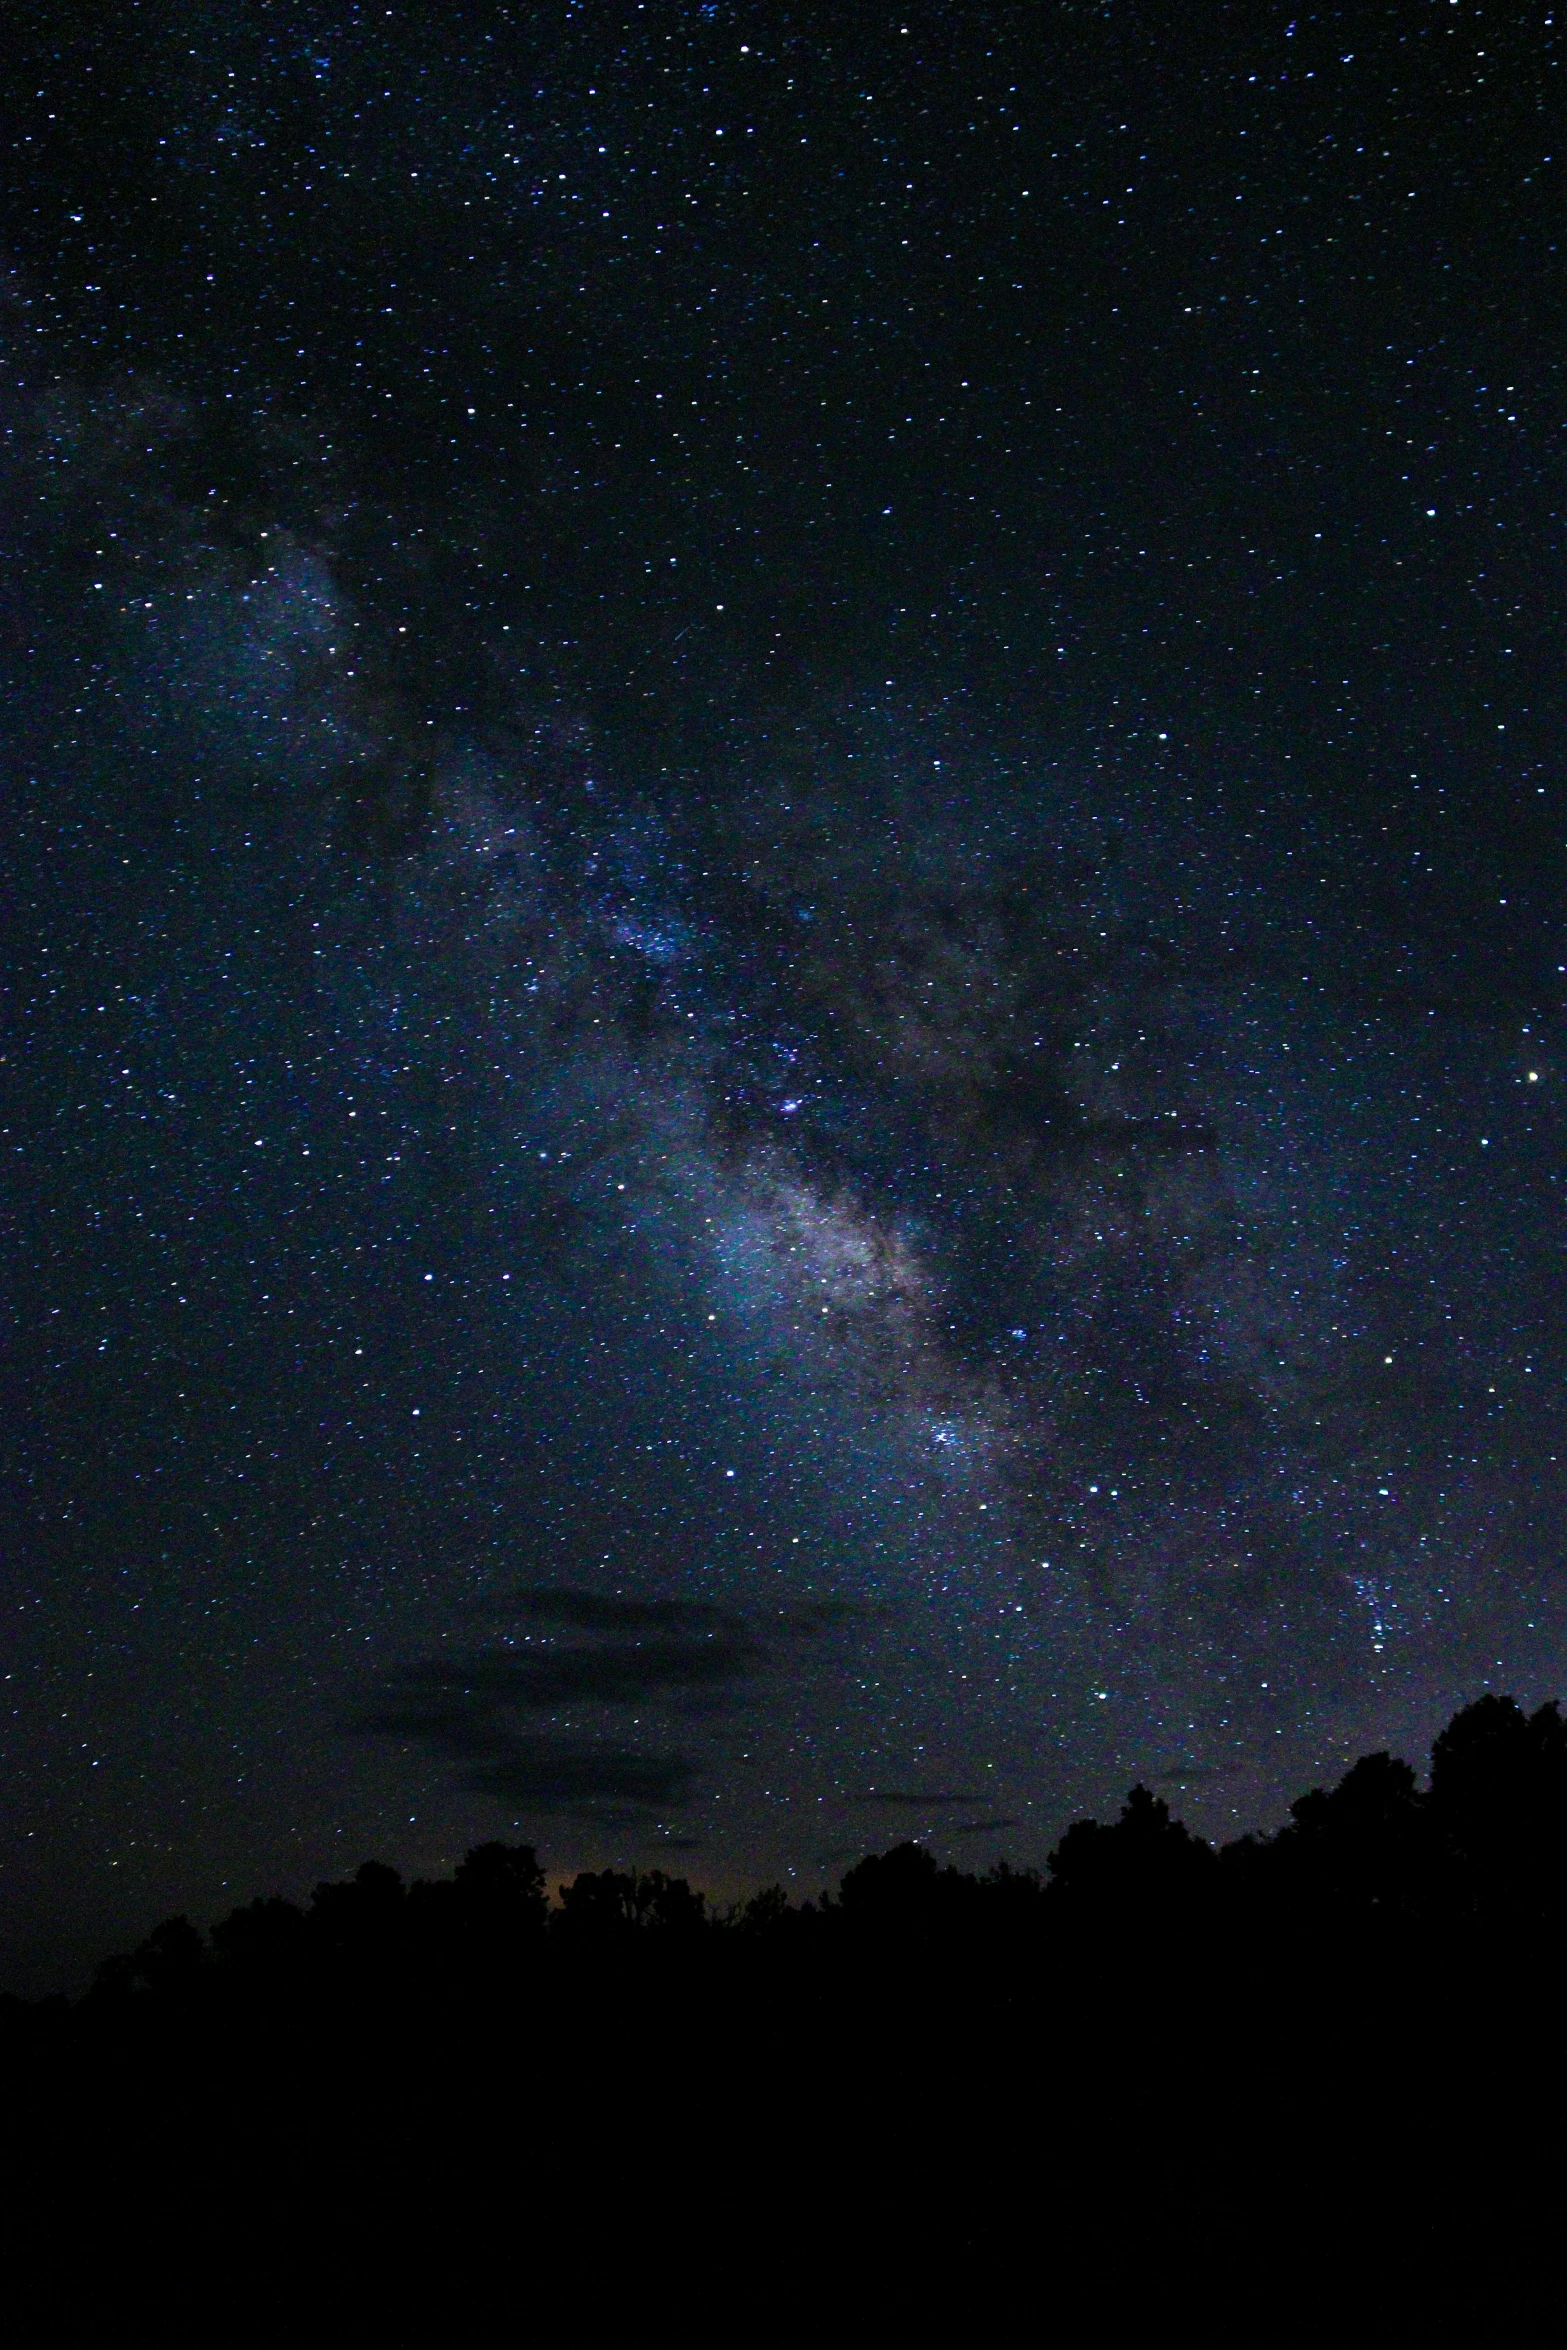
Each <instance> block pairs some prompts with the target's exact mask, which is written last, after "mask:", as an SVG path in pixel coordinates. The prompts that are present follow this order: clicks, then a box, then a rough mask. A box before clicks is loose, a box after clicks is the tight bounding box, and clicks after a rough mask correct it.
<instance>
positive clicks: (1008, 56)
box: [0, 0, 1567, 1988]
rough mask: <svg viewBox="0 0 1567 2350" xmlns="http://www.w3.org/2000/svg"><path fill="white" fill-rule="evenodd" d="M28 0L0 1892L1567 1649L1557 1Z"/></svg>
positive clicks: (463, 1832)
mask: <svg viewBox="0 0 1567 2350" xmlns="http://www.w3.org/2000/svg"><path fill="white" fill-rule="evenodd" d="M7 40H8V45H9V56H8V62H7V64H6V65H5V67H4V84H5V106H4V122H5V126H6V127H5V134H4V135H5V140H6V146H5V168H4V171H3V172H0V272H3V275H0V339H3V361H4V364H3V370H0V432H3V443H0V450H3V454H0V692H3V720H0V757H3V792H4V811H5V826H4V844H5V853H4V857H3V860H0V910H3V911H0V924H3V927H0V942H3V955H0V970H3V983H4V984H3V995H0V1002H3V1007H4V1013H3V1036H0V1050H3V1054H4V1059H3V1063H0V1076H3V1084H0V1128H3V1134H0V1142H3V1150H4V1156H3V1168H4V1174H3V1189H0V1214H3V1259H0V1262H3V1265H4V1280H3V1288H0V1296H3V1300H4V1309H5V1313H4V1320H5V1329H6V1347H5V1354H4V1375H3V1388H0V1472H3V1474H0V1493H3V1519H0V1545H3V1549H0V1556H3V1567H0V1606H3V1611H4V1612H3V1618H0V1620H3V1622H4V1624H5V1627H6V1634H5V1640H4V1643H3V1656H0V1669H3V1672H4V1676H5V1678H4V1681H3V1684H0V1687H3V1693H4V1703H3V1706H0V1722H3V1726H4V1740H3V1751H4V1777H3V1788H4V1800H3V1806H0V1967H3V1970H4V1979H5V1980H6V1981H7V1982H9V1983H11V1984H13V1985H14V1986H15V1987H18V1988H47V1987H49V1985H50V1984H51V1983H52V1982H54V1981H56V1980H64V1979H67V1978H68V1977H69V1976H70V1975H71V1973H72V1970H73V1969H80V1967H81V1966H83V1965H84V1964H85V1963H87V1962H89V1961H90V1960H91V1959H92V1958H94V1957H96V1956H98V1955H100V1954H101V1952H102V1951H103V1950H104V1949H106V1948H109V1947H112V1946H113V1945H114V1944H115V1942H116V1941H117V1940H118V1941H121V1942H123V1941H124V1940H125V1939H126V1938H127V1937H134V1936H136V1935H138V1934H140V1933H141V1932H143V1931H145V1929H146V1927H147V1926H148V1925H149V1924H150V1923H151V1922H152V1921H153V1919H154V1918H156V1917H157V1916H159V1915H161V1914H164V1913H165V1912H167V1911H169V1910H171V1909H187V1910H189V1911H190V1912H191V1914H192V1915H193V1916H195V1917H197V1918H198V1919H199V1920H203V1921H205V1920H206V1919H207V1918H210V1917H211V1916H212V1915H214V1914H216V1913H217V1912H218V1911H220V1910H222V1909H225V1908H227V1907H230V1906H232V1905H233V1903H234V1902H236V1901H238V1900H239V1899H241V1898H248V1897H249V1896H250V1895H251V1894H252V1893H257V1892H266V1891H272V1890H277V1891H283V1892H290V1893H294V1894H298V1893H299V1892H300V1891H302V1890H303V1889H305V1888H307V1887H308V1886H309V1885H310V1884H311V1883H312V1882H313V1881H314V1880H315V1879H316V1878H317V1877H320V1876H322V1875H327V1874H330V1875H338V1874H342V1873H345V1872H346V1871H348V1870H350V1869H351V1868H352V1867H353V1866H355V1865H356V1864H357V1863H358V1862H359V1861H360V1860H361V1859H363V1858H364V1857H365V1856H366V1855H367V1854H369V1853H375V1854H378V1855H379V1856H381V1857H383V1858H385V1859H387V1860H390V1861H392V1862H394V1863H395V1864H396V1865H397V1866H398V1867H400V1868H402V1869H403V1870H405V1871H407V1872H423V1873H431V1872H435V1871H441V1870H445V1869H447V1868H449V1867H450V1866H451V1864H452V1863H453V1862H454V1861H455V1859H456V1858H457V1857H458V1856H459V1855H460V1853H461V1852H462V1850H463V1849H464V1847H465V1846H466V1845H468V1844H472V1843H474V1842H477V1841H479V1840H480V1839H481V1838H484V1837H488V1836H495V1835H503V1836H505V1837H506V1838H508V1840H526V1841H529V1842H533V1843H535V1844H537V1846H538V1847H539V1850H540V1852H541V1854H542V1855H543V1857H544V1859H545V1861H546V1864H547V1866H548V1867H549V1869H550V1872H551V1875H552V1877H559V1876H561V1875H565V1874H569V1873H570V1872H572V1871H574V1870H575V1869H578V1868H581V1867H588V1866H595V1867H596V1866H602V1865H606V1864H608V1863H611V1862H613V1863H615V1864H616V1865H619V1866H633V1865H634V1866H638V1867H647V1866H651V1865H661V1866H664V1867H666V1868H669V1869H671V1870H675V1871H677V1872H678V1873H681V1874H685V1875H688V1876H690V1877H691V1878H692V1880H693V1881H694V1882H696V1883H698V1884H700V1885H703V1886H705V1887H707V1888H709V1889H710V1890H712V1891H713V1892H714V1893H715V1894H717V1895H719V1896H721V1897H723V1896H728V1895H730V1894H733V1893H737V1892H739V1891H741V1890H743V1889H746V1888H749V1887H751V1886H754V1885H757V1884H759V1883H763V1882H766V1881H768V1880H770V1879H773V1878H778V1879H781V1880H782V1881H783V1882H784V1883H785V1884H786V1885H787V1886H789V1887H790V1889H791V1890H792V1891H794V1892H796V1893H798V1894H803V1893H808V1892H814V1891H815V1890H816V1889H817V1888H818V1887H819V1886H820V1885H821V1884H822V1883H823V1882H824V1881H826V1880H827V1879H829V1878H831V1877H833V1876H835V1875H836V1874H837V1873H838V1872H839V1871H840V1870H841V1868H842V1867H843V1866H844V1865H845V1864H846V1863H848V1862H849V1861H852V1860H853V1859H855V1858H857V1857H858V1856H859V1855H860V1854H861V1853H863V1852H866V1851H868V1850H875V1849H881V1848H885V1847H886V1846H887V1845H889V1844H891V1843H893V1842H896V1841H898V1840H900V1839H901V1838H903V1837H906V1836H909V1835H917V1836H919V1837H920V1838H921V1839H923V1840H925V1841H927V1842H928V1843H929V1844H930V1845H931V1847H932V1848H933V1849H934V1850H935V1851H936V1852H937V1854H938V1855H939V1856H940V1857H941V1858H942V1859H944V1860H946V1859H955V1860H959V1861H961V1862H962V1863H963V1864H964V1865H965V1866H971V1867H977V1866H985V1865H988V1864H989V1863H990V1862H992V1861H993V1860H995V1859H996V1858H997V1857H998V1856H999V1855H1000V1854H1002V1853H1005V1854H1006V1855H1008V1856H1009V1857H1010V1858H1011V1859H1012V1860H1014V1861H1015V1862H1019V1863H1031V1864H1038V1863H1040V1862H1042V1860H1043V1858H1044V1856H1045V1854H1046V1852H1047V1851H1048V1849H1049V1848H1050V1846H1051V1844H1052V1843H1053V1842H1054V1840H1055V1838H1056V1837H1057V1835H1058V1834H1059V1833H1060V1830H1061V1828H1062V1827H1063V1825H1064V1824H1065V1823H1066V1822H1067V1821H1068V1820H1069V1819H1070V1818H1071V1817H1073V1816H1074V1815H1076V1814H1078V1813H1081V1812H1083V1811H1085V1810H1092V1809H1095V1808H1098V1809H1100V1810H1101V1811H1102V1810H1103V1809H1104V1808H1105V1807H1106V1806H1107V1805H1113V1804H1114V1803H1115V1802H1116V1801H1117V1799H1118V1798H1119V1796H1120V1795H1121V1794H1122V1793H1123V1792H1124V1790H1125V1788H1126V1787H1127V1786H1128V1784H1129V1783H1130V1782H1131V1781H1132V1780H1133V1779H1135V1778H1139V1777H1141V1778H1143V1779H1144V1780H1146V1781H1148V1782H1149V1783H1150V1784H1152V1785H1154V1786H1155V1787H1156V1788H1157V1789H1158V1790H1159V1791H1160V1792H1161V1793H1163V1794H1164V1795H1166V1796H1167V1798H1168V1799H1169V1800H1170V1801H1171V1803H1172V1805H1173V1806H1174V1807H1175V1808H1176V1809H1177V1810H1178V1811H1179V1812H1180V1813H1181V1815H1182V1816H1184V1817H1185V1818H1186V1819H1187V1820H1189V1821H1190V1822H1191V1824H1192V1825H1193V1826H1194V1827H1197V1828H1199V1829H1200V1830H1201V1831H1202V1832H1203V1833H1205V1834H1207V1835H1210V1836H1214V1837H1221V1836H1227V1835H1234V1834H1236V1833H1238V1832H1239V1831H1240V1830H1242V1829H1246V1828H1252V1827H1263V1826H1269V1825H1272V1824H1274V1823H1276V1822H1277V1820H1278V1819H1279V1818H1280V1817H1281V1816H1282V1814H1283V1810H1284V1806H1285V1805H1286V1803H1287V1802H1288V1800H1289V1798H1290V1797H1291V1796H1292V1795H1294V1794H1295V1793H1297V1792H1298V1791H1299V1790H1300V1788H1301V1787H1303V1786H1306V1785H1309V1784H1311V1783H1313V1782H1314V1781H1316V1780H1319V1779H1322V1778H1324V1777H1328V1776H1335V1775H1337V1774H1338V1773H1339V1772H1340V1771H1341V1770H1342V1769H1343V1768H1344V1767H1345V1766H1346V1764H1347V1762H1348V1761H1349V1760H1350V1759H1352V1757H1353V1756H1354V1755H1355V1754H1357V1753H1359V1752H1363V1751H1365V1750H1366V1749H1367V1748H1370V1747H1376V1746H1381V1745H1384V1744H1389V1743H1391V1744H1392V1745H1393V1746H1394V1747H1395V1748H1401V1749H1402V1750H1404V1751H1406V1752H1408V1753H1410V1755H1411V1757H1412V1758H1413V1759H1415V1760H1416V1761H1422V1760H1423V1758H1424V1753H1425V1750H1426V1747H1427V1744H1428V1742H1429V1739H1430V1737H1431V1735H1432V1733H1433V1731H1434V1730H1435V1729H1436V1728H1437V1727H1438V1726H1439V1725H1440V1723H1441V1722H1442V1721H1443V1720H1444V1719H1445V1718H1446V1716H1447V1715H1448V1713H1450V1712H1451V1710H1452V1709H1453V1708H1454V1707H1455V1706H1456V1705H1458V1704H1459V1703H1461V1702H1463V1701H1465V1700H1466V1699H1469V1698H1472V1697H1474V1696H1477V1695H1478V1694H1480V1692H1481V1691H1482V1690H1484V1689H1487V1688H1490V1689H1505V1690H1508V1691H1511V1692H1513V1693H1514V1694H1516V1695H1517V1696H1518V1697H1520V1698H1521V1699H1523V1700H1526V1701H1528V1702H1531V1703H1538V1702H1540V1701H1541V1700H1543V1699H1545V1698H1547V1697H1550V1696H1553V1695H1558V1694H1561V1693H1562V1692H1563V1690H1564V1687H1567V1605H1564V1603H1567V1473H1564V1460H1563V1457H1562V1456H1563V1455H1567V1441H1564V1439H1563V1436H1562V1433H1561V1414H1562V1406H1563V1400H1564V1389H1567V1297H1564V1293H1563V1287H1562V1229H1563V1227H1562V1219H1563V1208H1564V1184H1567V1133H1564V1124H1563V1116H1562V1106H1561V1101H1562V1089H1563V1086H1564V1084H1567V1062H1564V1060H1563V1055H1562V1050H1561V1035H1562V1021H1563V1010H1564V1005H1567V993H1564V990H1567V977H1564V970H1563V966H1564V965H1567V919H1564V916H1567V899H1564V895H1563V881H1564V864H1567V860H1564V857H1563V815H1564V811H1563V805H1562V802H1563V793H1564V789H1567V777H1564V773H1563V762H1562V756H1561V749H1560V744H1561V739H1562V728H1563V720H1564V716H1567V693H1564V687H1563V667H1562V625H1563V618H1564V611H1563V606H1564V596H1563V591H1562V561H1563V546H1562V540H1563V504H1564V492H1567V467H1564V457H1567V438H1564V434H1567V382H1564V381H1563V366H1562V356H1563V354H1564V353H1567V302H1564V298H1563V293H1564V286H1563V274H1562V267H1563V264H1562V255H1561V252H1560V250H1559V244H1560V242H1561V240H1562V222H1561V198H1560V194H1559V185H1560V181H1561V176H1562V163H1563V162H1567V155H1564V156H1563V157H1562V158H1561V159H1560V160H1555V161H1553V142H1558V141H1562V140H1563V138H1564V126H1563V124H1562V122H1561V120H1560V116H1561V109H1562V104H1563V76H1562V73H1561V64H1560V61H1561V57H1562V50H1563V36H1562V33H1561V31H1560V29H1559V28H1558V27H1557V26H1556V24H1555V22H1554V18H1553V12H1552V9H1551V8H1550V7H1542V6H1541V5H1539V4H1538V0H1509V4H1508V5H1507V6H1505V7H1504V6H1500V5H1497V6H1492V7H1487V8H1484V9H1481V8H1478V7H1476V6H1474V5H1472V4H1471V0H1461V4H1459V5H1454V4H1453V0H1401V4H1400V0H1393V4H1385V5H1379V6H1371V5H1364V6H1344V7H1340V8H1335V9H1316V10H1314V9H1311V8H1309V7H1305V6H1302V7H1299V8H1297V9H1294V10H1291V9H1289V8H1286V7H1283V6H1272V5H1268V4H1267V0H1245V4H1244V5H1230V6H1222V5H1217V4H1216V5H1214V6H1212V7H1193V6H1192V5H1190V0H1179V4H1178V0H1166V4H1156V0H1150V4H1147V5H1140V6H1133V5H1130V4H1127V0H1108V4H1103V5H1094V6H1089V5H1086V4H1077V0H1033V4H1032V5H1021V4H1020V5H989V6H986V5H974V6H963V7H958V6H955V5H952V6H941V7H937V6H933V5H930V4H929V0H924V4H922V5H919V6H910V7H908V8H906V9H903V10H902V11H901V12H900V11H897V10H894V11H891V12H889V11H888V10H886V9H883V8H878V7H872V6H866V7H859V6H848V5H845V4H843V0H839V4H838V5H825V4H821V5H811V4H805V0H802V4H800V5H796V6H792V7H789V6H781V5H771V6H757V7H754V8H747V7H743V6H733V5H728V4H725V0H718V4H710V5H704V6H695V7H686V6H676V5H673V4H672V0H646V5H643V6H634V5H631V4H629V0H614V4H611V0H603V4H599V0H551V4H550V5H543V6H521V5H518V6H513V7H502V6H498V5H483V4H480V0H464V4H463V5H458V4H457V0H450V4H449V5H445V6H441V5H436V4H435V0H430V4H427V5H425V6H422V7H419V6H413V7H406V6H397V7H391V8H385V7H380V6H375V7H372V6H368V5H366V6H351V5H346V4H344V0H310V4H308V5H306V4H297V5H296V4H290V0H272V4H271V5H269V4H268V0H230V4H228V5H224V6H219V5H217V4H216V0H209V4H207V5H195V4H191V0H142V4H141V5H139V6H137V5H133V4H130V0H113V4H112V5H111V4H108V0H102V4H100V5H85V4H80V0H79V4H78V5H75V6H73V7H72V8H70V9H69V10H67V9H63V8H61V9H57V10H51V9H47V8H44V7H39V6H32V7H28V6H23V7H21V8H20V9H18V10H15V11H12V12H10V13H9V16H8V26H7ZM1558 1446H1560V1448H1561V1450H1560V1453H1559V1451H1558Z"/></svg>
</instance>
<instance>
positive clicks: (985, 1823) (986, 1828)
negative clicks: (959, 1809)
mask: <svg viewBox="0 0 1567 2350" xmlns="http://www.w3.org/2000/svg"><path fill="white" fill-rule="evenodd" d="M1017 1824H1018V1823H1017V1821H1016V1820H1015V1819H1007V1820H963V1821H961V1822H955V1823H954V1824H953V1826H952V1827H950V1828H949V1829H948V1830H947V1834H948V1835H949V1836H991V1835H994V1834H995V1832H996V1830H997V1829H998V1828H1015V1827H1016V1826H1017Z"/></svg>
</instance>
